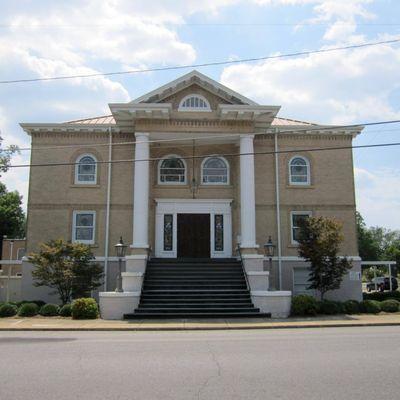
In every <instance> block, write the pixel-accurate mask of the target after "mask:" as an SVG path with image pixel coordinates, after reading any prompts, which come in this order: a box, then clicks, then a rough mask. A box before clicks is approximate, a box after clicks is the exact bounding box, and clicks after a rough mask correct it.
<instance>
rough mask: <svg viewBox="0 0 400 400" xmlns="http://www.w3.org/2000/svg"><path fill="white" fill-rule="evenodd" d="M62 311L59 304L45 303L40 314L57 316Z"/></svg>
mask: <svg viewBox="0 0 400 400" xmlns="http://www.w3.org/2000/svg"><path fill="white" fill-rule="evenodd" d="M59 311H60V307H59V306H58V305H57V304H50V303H49V304H45V305H44V306H42V307H41V308H40V310H39V314H40V315H43V316H44V317H55V316H56V315H58V312H59Z"/></svg>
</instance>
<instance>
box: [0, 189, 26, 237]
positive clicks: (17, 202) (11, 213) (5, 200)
mask: <svg viewBox="0 0 400 400" xmlns="http://www.w3.org/2000/svg"><path fill="white" fill-rule="evenodd" d="M24 231H25V214H24V211H23V209H22V196H20V195H19V193H18V192H17V191H14V192H8V191H7V188H6V186H5V185H4V184H3V183H1V182H0V239H2V238H3V236H4V235H7V236H10V237H13V238H22V237H24Z"/></svg>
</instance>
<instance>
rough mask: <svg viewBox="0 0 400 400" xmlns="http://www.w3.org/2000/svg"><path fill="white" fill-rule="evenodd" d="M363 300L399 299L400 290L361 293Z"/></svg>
mask: <svg viewBox="0 0 400 400" xmlns="http://www.w3.org/2000/svg"><path fill="white" fill-rule="evenodd" d="M363 299H364V300H376V301H385V300H388V299H396V300H398V301H400V292H399V291H397V290H396V291H394V292H372V293H363Z"/></svg>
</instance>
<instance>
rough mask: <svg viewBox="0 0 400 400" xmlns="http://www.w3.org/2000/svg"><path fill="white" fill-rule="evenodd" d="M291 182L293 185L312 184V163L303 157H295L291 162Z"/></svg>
mask: <svg viewBox="0 0 400 400" xmlns="http://www.w3.org/2000/svg"><path fill="white" fill-rule="evenodd" d="M289 182H290V184H291V185H309V184H310V162H309V161H308V160H307V158H305V157H302V156H294V157H293V158H292V159H291V160H290V161H289Z"/></svg>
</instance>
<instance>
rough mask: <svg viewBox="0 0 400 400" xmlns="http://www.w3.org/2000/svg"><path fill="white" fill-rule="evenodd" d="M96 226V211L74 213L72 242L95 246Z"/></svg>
mask: <svg viewBox="0 0 400 400" xmlns="http://www.w3.org/2000/svg"><path fill="white" fill-rule="evenodd" d="M95 226H96V212H95V211H74V215H73V229H72V241H73V242H79V243H85V244H93V243H94V238H95V237H94V233H95Z"/></svg>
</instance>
